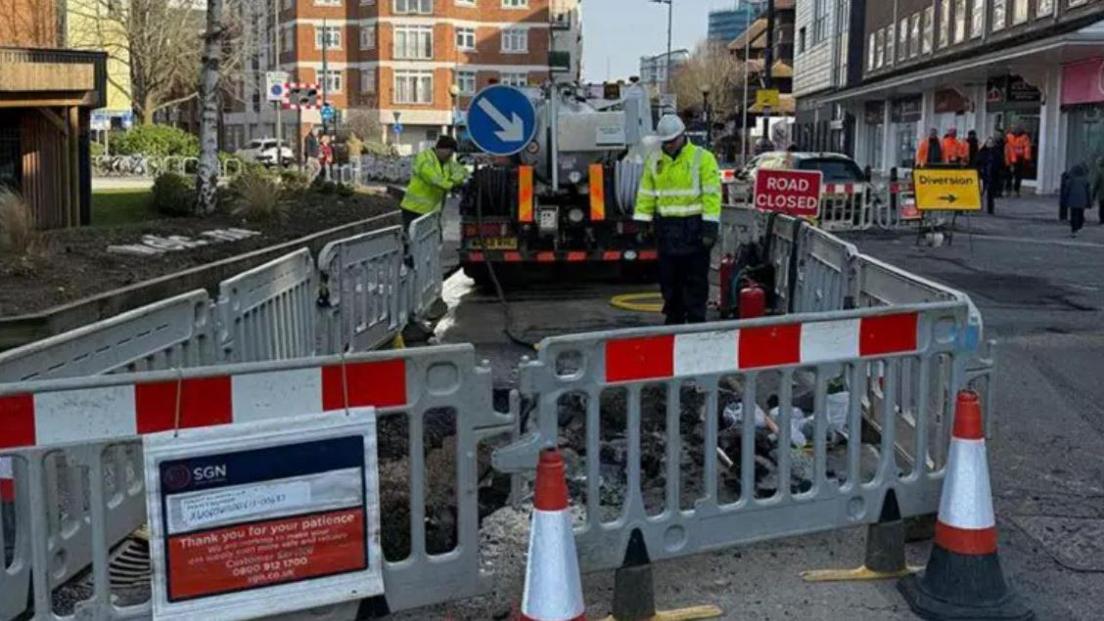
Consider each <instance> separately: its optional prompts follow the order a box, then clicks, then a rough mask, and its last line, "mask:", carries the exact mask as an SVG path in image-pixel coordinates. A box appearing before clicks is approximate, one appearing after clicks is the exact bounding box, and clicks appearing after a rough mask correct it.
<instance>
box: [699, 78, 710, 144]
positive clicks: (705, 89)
mask: <svg viewBox="0 0 1104 621" xmlns="http://www.w3.org/2000/svg"><path fill="white" fill-rule="evenodd" d="M710 90H711V89H710V88H709V85H708V84H702V86H701V94H702V119H703V120H704V121H705V146H706V147H707V148H710V149H712V148H713V121H712V119H710V118H709V117H710V116H711V115H710V114H709V112H710V110H709V91H710Z"/></svg>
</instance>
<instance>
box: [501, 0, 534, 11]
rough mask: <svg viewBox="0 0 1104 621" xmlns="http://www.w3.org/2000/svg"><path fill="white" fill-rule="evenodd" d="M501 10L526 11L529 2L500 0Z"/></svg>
mask: <svg viewBox="0 0 1104 621" xmlns="http://www.w3.org/2000/svg"><path fill="white" fill-rule="evenodd" d="M502 8H504V9H527V8H529V0H502Z"/></svg>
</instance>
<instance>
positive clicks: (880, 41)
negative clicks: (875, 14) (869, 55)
mask: <svg viewBox="0 0 1104 621" xmlns="http://www.w3.org/2000/svg"><path fill="white" fill-rule="evenodd" d="M874 35H875V37H874V56H875V60H876V61H877V62H875V63H874V66H875V67H877V68H878V69H881V68H882V67H884V66H885V29H884V28H882V29H879V30H878V31H877V32H875V33H874Z"/></svg>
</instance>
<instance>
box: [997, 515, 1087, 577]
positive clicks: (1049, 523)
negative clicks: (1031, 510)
mask: <svg viewBox="0 0 1104 621" xmlns="http://www.w3.org/2000/svg"><path fill="white" fill-rule="evenodd" d="M1012 521H1013V522H1015V523H1016V524H1017V525H1019V526H1020V528H1022V529H1024V531H1026V532H1027V534H1028V535H1031V537H1032V538H1034V539H1035V540H1036V541H1038V542H1039V543H1040V544H1042V545H1043V547H1044V548H1046V550H1047V552H1049V553H1050V555H1051V556H1053V557H1054V560H1056V561H1058V562H1059V563H1060V564H1061V565H1063V566H1064V567H1068V568H1070V569H1075V570H1078V571H1101V572H1104V520H1102V519H1099V518H1066V517H1050V516H1046V515H1035V516H1015V517H1013V518H1012Z"/></svg>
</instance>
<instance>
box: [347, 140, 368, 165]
mask: <svg viewBox="0 0 1104 621" xmlns="http://www.w3.org/2000/svg"><path fill="white" fill-rule="evenodd" d="M345 146H346V147H347V148H348V149H349V163H350V164H352V165H354V166H358V165H360V156H362V155H364V141H363V140H361V139H360V136H357V135H356V132H349V137H348V138H346V139H345Z"/></svg>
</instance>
